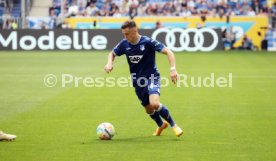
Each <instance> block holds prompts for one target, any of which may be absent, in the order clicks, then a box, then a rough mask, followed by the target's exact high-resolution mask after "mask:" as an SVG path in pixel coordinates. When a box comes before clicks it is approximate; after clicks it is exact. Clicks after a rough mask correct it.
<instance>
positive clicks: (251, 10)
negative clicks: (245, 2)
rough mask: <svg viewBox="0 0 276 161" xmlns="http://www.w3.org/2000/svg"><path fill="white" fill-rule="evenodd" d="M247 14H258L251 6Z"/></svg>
mask: <svg viewBox="0 0 276 161" xmlns="http://www.w3.org/2000/svg"><path fill="white" fill-rule="evenodd" d="M247 16H256V13H255V11H254V10H253V9H252V8H251V7H250V8H249V10H248V12H247Z"/></svg>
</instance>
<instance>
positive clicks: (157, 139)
mask: <svg viewBox="0 0 276 161" xmlns="http://www.w3.org/2000/svg"><path fill="white" fill-rule="evenodd" d="M113 141H114V142H139V143H141V142H171V141H181V139H180V138H175V137H172V136H139V137H130V138H118V139H114V140H113Z"/></svg>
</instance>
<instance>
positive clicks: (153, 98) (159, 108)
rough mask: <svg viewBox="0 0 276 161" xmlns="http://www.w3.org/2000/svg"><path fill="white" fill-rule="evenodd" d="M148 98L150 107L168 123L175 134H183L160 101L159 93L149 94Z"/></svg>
mask: <svg viewBox="0 0 276 161" xmlns="http://www.w3.org/2000/svg"><path fill="white" fill-rule="evenodd" d="M149 98H150V105H151V107H152V108H153V109H155V111H156V112H158V113H159V115H160V116H161V117H162V118H163V119H165V120H166V121H167V122H168V123H169V124H170V126H171V127H172V129H173V131H174V133H175V135H176V136H178V137H179V136H181V135H182V134H183V130H182V129H181V128H180V127H179V126H178V125H176V124H175V122H174V120H173V118H172V116H171V115H170V112H169V110H168V109H167V108H166V107H165V106H164V105H162V104H161V103H160V99H159V94H151V95H150V96H149Z"/></svg>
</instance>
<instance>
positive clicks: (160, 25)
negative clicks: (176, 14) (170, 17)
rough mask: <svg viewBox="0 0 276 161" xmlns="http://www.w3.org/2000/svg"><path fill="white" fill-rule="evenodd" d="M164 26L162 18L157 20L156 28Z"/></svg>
mask: <svg viewBox="0 0 276 161" xmlns="http://www.w3.org/2000/svg"><path fill="white" fill-rule="evenodd" d="M162 27H163V25H162V23H161V21H160V20H158V21H156V23H155V29H159V28H162Z"/></svg>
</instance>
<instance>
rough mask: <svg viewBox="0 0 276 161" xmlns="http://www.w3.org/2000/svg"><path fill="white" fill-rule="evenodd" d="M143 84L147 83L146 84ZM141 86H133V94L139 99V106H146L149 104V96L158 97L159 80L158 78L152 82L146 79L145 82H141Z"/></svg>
mask: <svg viewBox="0 0 276 161" xmlns="http://www.w3.org/2000/svg"><path fill="white" fill-rule="evenodd" d="M145 82H147V84H146V83H145ZM143 83H144V84H143ZM141 84H143V86H138V85H137V84H136V85H134V87H135V93H136V95H137V97H138V98H139V100H140V102H141V104H142V105H143V106H146V105H148V104H149V103H150V102H149V96H150V95H151V94H158V95H160V78H159V77H158V78H157V79H153V80H151V79H147V81H142V83H141Z"/></svg>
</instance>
